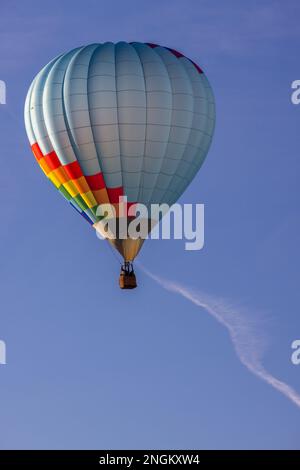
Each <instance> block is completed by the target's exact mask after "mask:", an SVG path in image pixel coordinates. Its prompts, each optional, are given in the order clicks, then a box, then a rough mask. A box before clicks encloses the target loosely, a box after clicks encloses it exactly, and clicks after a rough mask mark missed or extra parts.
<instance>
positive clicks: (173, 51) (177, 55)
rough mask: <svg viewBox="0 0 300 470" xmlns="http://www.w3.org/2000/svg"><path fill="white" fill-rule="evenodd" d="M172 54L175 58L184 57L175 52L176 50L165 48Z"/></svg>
mask: <svg viewBox="0 0 300 470" xmlns="http://www.w3.org/2000/svg"><path fill="white" fill-rule="evenodd" d="M166 49H168V50H169V51H170V52H172V54H174V55H175V57H185V56H184V55H183V54H181V52H178V51H176V49H170V47H166Z"/></svg>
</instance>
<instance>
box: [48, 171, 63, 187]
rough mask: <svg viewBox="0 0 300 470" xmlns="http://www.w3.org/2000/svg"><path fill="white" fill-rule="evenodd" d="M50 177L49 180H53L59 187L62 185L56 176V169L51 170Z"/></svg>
mask: <svg viewBox="0 0 300 470" xmlns="http://www.w3.org/2000/svg"><path fill="white" fill-rule="evenodd" d="M48 178H49V180H51V181H52V183H53V184H54V185H55V186H56V187H57V188H59V187H60V186H61V182H60V181H59V179H58V178H57V177H56V175H55V174H54V171H51V173H49V174H48Z"/></svg>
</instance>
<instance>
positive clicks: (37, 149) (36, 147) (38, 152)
mask: <svg viewBox="0 0 300 470" xmlns="http://www.w3.org/2000/svg"><path fill="white" fill-rule="evenodd" d="M31 150H32V151H33V155H34V156H35V158H36V159H37V160H40V159H41V158H43V156H44V155H43V154H42V151H41V149H40V146H39V144H38V143H37V142H36V143H35V144H33V145H32V146H31Z"/></svg>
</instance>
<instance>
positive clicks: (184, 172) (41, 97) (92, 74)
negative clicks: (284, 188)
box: [25, 42, 215, 261]
mask: <svg viewBox="0 0 300 470" xmlns="http://www.w3.org/2000/svg"><path fill="white" fill-rule="evenodd" d="M25 124H26V131H27V134H28V138H29V141H30V144H31V148H32V151H33V153H34V155H35V157H36V160H37V161H38V163H39V165H40V167H41V168H42V170H43V171H44V173H45V174H46V175H47V177H48V178H49V179H50V180H51V181H52V183H53V184H54V185H55V187H56V188H57V189H58V190H59V191H60V193H61V194H62V195H63V196H64V197H65V198H66V199H67V200H68V201H69V202H70V204H71V205H72V206H73V207H74V208H75V209H76V210H77V211H78V212H79V213H80V214H81V215H82V216H83V217H84V218H85V219H86V220H87V221H88V222H90V223H91V224H93V225H95V224H96V225H97V222H98V221H99V217H98V216H97V214H96V211H97V207H98V205H99V204H103V203H112V204H117V203H118V202H119V196H122V195H124V196H127V200H128V202H129V203H136V202H138V203H143V204H145V205H146V206H147V207H149V206H150V204H151V203H167V204H169V205H171V204H173V203H174V202H175V201H176V200H177V199H178V198H179V197H180V195H181V194H182V193H183V191H184V190H185V188H186V187H187V186H188V184H189V183H190V182H191V180H192V179H193V178H194V176H195V174H196V173H197V171H198V170H199V168H200V167H201V165H202V163H203V161H204V159H205V157H206V154H207V152H208V149H209V146H210V143H211V139H212V135H213V131H214V125H215V105H214V98H213V94H212V90H211V87H210V85H209V82H208V80H207V78H206V76H205V74H204V73H203V71H202V70H201V69H200V67H199V66H198V65H196V64H195V63H194V62H192V61H191V60H190V59H188V58H187V57H185V56H184V55H182V54H181V53H179V52H177V51H175V50H173V49H169V48H166V47H162V46H159V45H156V44H144V43H138V42H133V43H130V44H129V43H126V42H119V43H117V44H113V43H110V42H107V43H104V44H91V45H88V46H85V47H79V48H77V49H74V50H72V51H70V52H67V53H65V54H62V55H61V56H59V57H57V58H55V59H54V60H52V61H51V62H50V63H49V64H48V65H46V66H45V67H44V68H43V69H42V70H41V72H40V73H39V74H38V75H37V76H36V77H35V79H34V81H33V82H32V84H31V87H30V89H29V91H28V94H27V98H26V103H25ZM141 244H142V240H117V241H115V242H114V245H115V247H116V248H117V249H118V250H119V251H120V253H121V254H122V255H123V256H124V259H126V260H128V261H131V260H132V259H133V258H134V257H135V256H136V254H137V252H138V251H139V249H140V247H141Z"/></svg>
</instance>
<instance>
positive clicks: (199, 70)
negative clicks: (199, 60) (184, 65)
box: [189, 59, 203, 73]
mask: <svg viewBox="0 0 300 470" xmlns="http://www.w3.org/2000/svg"><path fill="white" fill-rule="evenodd" d="M189 61H190V62H192V64H193V65H194V66H195V67H196V69H197V70H198V72H199V73H203V70H202V69H201V68H200V67H199V65H197V64H196V63H195V62H193V61H192V60H191V59H189Z"/></svg>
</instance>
